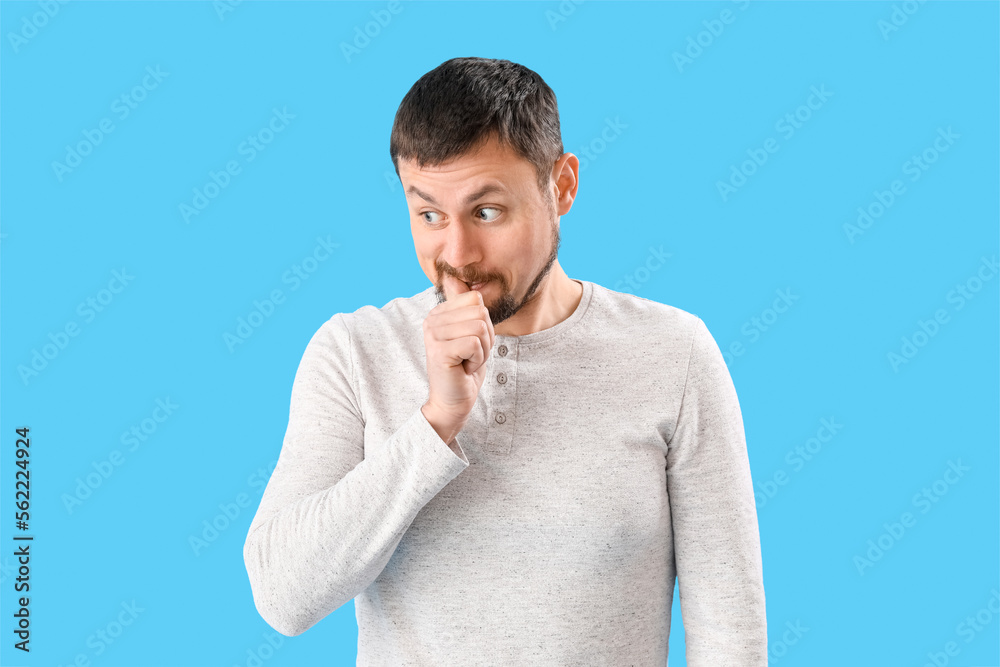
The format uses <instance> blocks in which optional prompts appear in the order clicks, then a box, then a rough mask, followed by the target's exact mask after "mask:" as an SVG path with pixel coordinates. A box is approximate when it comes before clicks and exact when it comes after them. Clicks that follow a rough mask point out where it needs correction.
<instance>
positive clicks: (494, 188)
mask: <svg viewBox="0 0 1000 667" xmlns="http://www.w3.org/2000/svg"><path fill="white" fill-rule="evenodd" d="M411 194H413V195H417V196H418V197H420V198H421V199H423V200H424V201H426V202H427V203H429V204H434V205H435V206H440V204H438V203H437V202H436V201H434V198H433V197H431V196H430V195H429V194H427V193H426V192H423V191H421V190H420V188H418V187H417V186H415V185H411V186H410V187H408V188H407V189H406V196H407V197H409V196H410V195H411ZM491 194H507V189H506V188H504V187H502V186H500V185H497V184H495V183H488V184H487V185H484V186H483V187H481V188H479V189H478V190H476V191H475V192H473V193H472V194H470V195H469V196H468V197H466V198H465V205H466V206H468V205H469V204H471V203H472V202H474V201H477V200H479V199H482V198H483V197H485V196H486V195H491Z"/></svg>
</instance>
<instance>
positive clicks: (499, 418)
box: [496, 412, 507, 424]
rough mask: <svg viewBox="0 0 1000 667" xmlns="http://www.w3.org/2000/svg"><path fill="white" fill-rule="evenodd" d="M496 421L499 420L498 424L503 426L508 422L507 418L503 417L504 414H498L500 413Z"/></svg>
mask: <svg viewBox="0 0 1000 667" xmlns="http://www.w3.org/2000/svg"><path fill="white" fill-rule="evenodd" d="M496 420H497V423H498V424H502V423H504V422H505V421H507V418H506V417H504V416H503V413H502V412H498V413H497V416H496Z"/></svg>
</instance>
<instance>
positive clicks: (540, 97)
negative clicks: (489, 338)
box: [389, 58, 579, 325]
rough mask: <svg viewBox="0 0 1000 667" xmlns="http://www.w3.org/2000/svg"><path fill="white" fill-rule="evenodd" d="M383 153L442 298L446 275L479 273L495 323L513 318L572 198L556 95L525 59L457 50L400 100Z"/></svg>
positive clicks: (572, 160)
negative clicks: (494, 57) (496, 57)
mask: <svg viewBox="0 0 1000 667" xmlns="http://www.w3.org/2000/svg"><path fill="white" fill-rule="evenodd" d="M389 151H390V155H391V157H392V161H393V164H394V165H395V168H396V174H397V175H398V176H399V179H400V182H401V183H402V184H403V189H404V192H405V194H406V201H407V206H408V208H409V211H410V226H411V231H412V233H413V242H414V247H415V249H416V252H417V258H418V261H419V262H420V266H421V268H422V269H423V270H424V273H425V274H427V277H428V278H429V279H430V280H431V282H432V283H434V285H435V287H436V288H437V294H438V301H439V302H440V301H443V300H444V298H445V297H446V296H454V295H451V294H448V295H446V294H445V293H444V286H443V284H442V278H443V276H445V275H451V276H454V277H456V278H458V279H460V280H464V281H466V282H467V283H470V284H474V283H476V282H479V281H486V284H485V285H483V286H482V287H481V288H477V289H481V291H482V294H483V300H484V302H485V304H486V306H487V308H488V309H489V311H490V319H491V320H492V322H493V324H494V325H497V324H499V323H500V322H502V321H504V320H506V319H508V318H510V317H512V316H513V315H514V314H515V313H517V312H518V311H519V310H520V309H521V307H522V306H524V305H525V304H527V303H528V302H529V301H530V299H531V298H532V297H533V296H534V295H535V293H536V291H537V290H538V288H539V287H540V286H541V285H543V283H544V281H545V278H546V276H547V275H548V273H549V271H550V269H551V268H552V267H553V266H557V267H558V263H557V261H556V256H557V253H558V248H559V217H558V216H560V215H562V214H565V213H566V212H568V211H569V208H570V206H571V205H572V202H573V198H574V197H575V195H576V189H577V174H578V166H579V160H578V159H577V158H576V156H574V155H572V154H570V153H565V154H564V153H563V147H562V139H561V137H560V132H559V114H558V109H557V106H556V98H555V94H554V93H553V92H552V90H551V89H550V88H549V87H548V86H547V85H546V84H545V82H544V81H543V80H542V79H541V77H539V76H538V75H537V74H536V73H534V72H532V71H531V70H529V69H527V68H526V67H523V66H521V65H517V64H515V63H512V62H509V61H506V60H489V59H484V58H454V59H452V60H449V61H447V62H445V63H443V64H441V65H440V66H438V67H437V68H435V69H433V70H431V71H430V72H428V73H427V74H425V75H424V76H422V77H421V78H420V79H419V80H418V81H417V82H416V83H415V84H414V85H413V87H412V88H411V89H410V91H409V92H408V93H407V94H406V96H405V97H404V98H403V101H402V103H401V104H400V106H399V109H398V111H397V112H396V119H395V122H394V123H393V128H392V136H391V139H390V145H389ZM560 272H561V270H560Z"/></svg>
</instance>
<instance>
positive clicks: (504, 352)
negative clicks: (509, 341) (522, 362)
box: [497, 345, 507, 357]
mask: <svg viewBox="0 0 1000 667" xmlns="http://www.w3.org/2000/svg"><path fill="white" fill-rule="evenodd" d="M497 354H499V355H500V356H501V357H506V356H507V346H506V345H501V346H500V347H498V348H497Z"/></svg>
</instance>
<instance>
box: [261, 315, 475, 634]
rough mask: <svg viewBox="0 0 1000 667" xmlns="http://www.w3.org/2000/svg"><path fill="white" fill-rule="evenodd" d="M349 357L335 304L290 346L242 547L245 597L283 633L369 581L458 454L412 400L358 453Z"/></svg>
mask: <svg viewBox="0 0 1000 667" xmlns="http://www.w3.org/2000/svg"><path fill="white" fill-rule="evenodd" d="M352 364H353V361H352V352H351V345H350V333H349V331H348V329H347V327H346V324H345V322H344V319H343V315H342V314H338V315H335V316H334V317H333V318H331V319H330V320H329V321H328V322H326V323H325V324H324V325H323V326H322V327H321V328H320V330H319V331H317V332H316V334H315V335H314V336H313V337H312V339H311V340H310V341H309V344H308V346H307V347H306V351H305V353H304V354H303V356H302V361H301V362H300V364H299V368H298V371H297V373H296V375H295V381H294V383H293V385H292V395H291V407H290V410H289V418H288V429H287V431H286V432H285V438H284V443H283V445H282V448H281V453H280V455H279V457H278V463H277V465H276V466H275V469H274V472H273V473H272V474H271V478H270V480H269V481H268V483H267V487H266V488H265V489H264V494H263V496H262V497H261V501H260V506H259V508H258V509H257V513H256V515H255V516H254V519H253V522H252V523H251V525H250V529H249V531H248V533H247V537H246V543H245V544H244V547H243V560H244V563H245V565H246V569H247V574H248V575H249V578H250V587H251V590H252V592H253V599H254V604H255V605H256V607H257V610H258V612H260V615H261V616H262V617H263V618H264V620H265V621H267V623H268V624H269V625H270V626H271V627H273V628H274V629H275V630H277V631H278V632H280V633H282V634H284V635H287V636H294V635H298V634H301V633H303V632H305V631H306V630H308V629H309V628H311V627H312V626H313V625H315V624H316V623H317V622H319V621H320V620H321V619H323V618H324V617H326V616H327V615H328V614H329V613H330V612H332V611H334V610H336V609H338V608H339V607H340V606H341V605H343V604H344V603H346V602H348V601H349V600H351V599H353V598H354V597H355V596H356V595H358V594H359V593H361V592H362V591H363V590H364V589H365V588H366V587H367V586H368V585H369V584H371V582H373V581H374V580H375V579H376V578H377V577H378V575H379V574H380V573H381V572H382V570H383V569H384V568H385V565H386V563H388V561H389V559H390V557H391V556H392V554H393V552H394V551H395V550H396V546H397V545H398V544H399V541H400V540H401V539H402V537H403V534H404V533H405V532H406V530H407V528H409V526H410V524H411V523H412V522H413V519H414V518H415V517H416V515H417V513H418V512H419V511H420V509H421V508H422V507H423V506H424V505H426V504H427V502H428V501H429V500H430V499H431V498H433V497H434V496H435V495H437V493H438V492H439V491H440V490H441V489H442V488H444V486H445V485H447V484H448V482H450V481H451V480H452V479H453V478H455V477H456V476H457V475H458V474H459V473H460V472H462V471H463V470H464V469H465V468H466V467H468V465H469V461H468V459H467V458H466V457H465V455H464V453H461V448H460V447H459V446H458V443H457V442H455V443H454V445H453V448H452V449H449V445H446V444H445V442H444V441H443V440H442V439H441V437H440V436H439V435H438V434H437V432H436V431H435V430H434V428H433V427H432V426H431V424H430V423H429V422H428V421H427V418H426V417H425V416H424V413H423V412H422V411H421V406H419V405H414V406H413V412H412V414H411V416H410V417H409V418H408V419H407V421H406V422H405V423H403V424H402V425H401V426H400V428H399V429H398V430H397V431H396V432H395V433H394V434H393V435H392V436H390V437H389V438H388V439H387V440H386V441H385V442H384V443H383V444H382V445H381V446H380V447H379V448H377V449H376V450H375V451H374V452H371V451H370V452H368V453H367V456H366V454H365V450H364V416H363V415H362V414H361V409H360V405H359V399H358V394H357V384H356V382H355V379H354V376H353V372H354V370H353V368H352Z"/></svg>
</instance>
